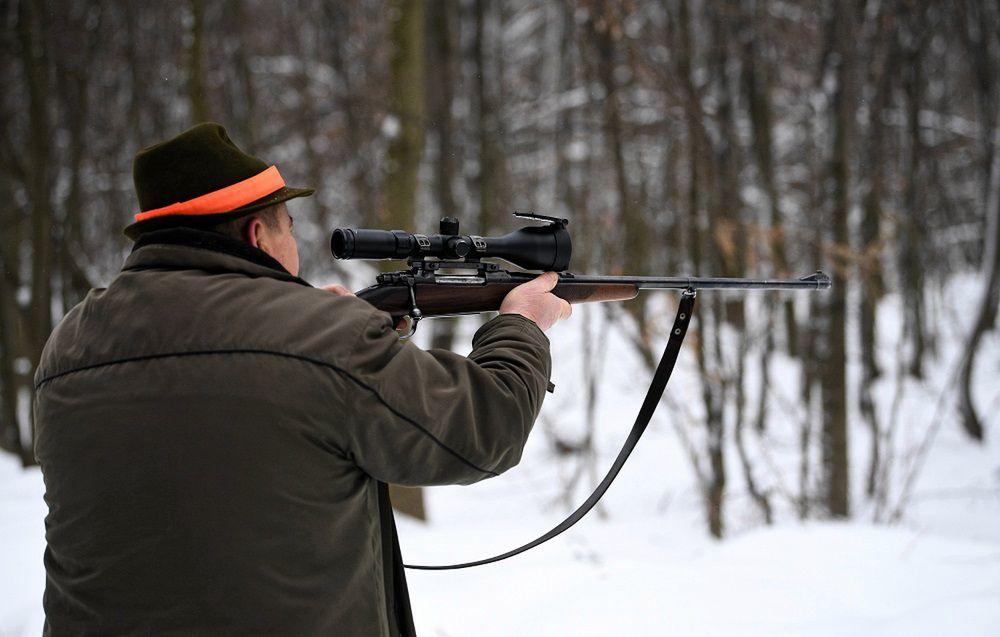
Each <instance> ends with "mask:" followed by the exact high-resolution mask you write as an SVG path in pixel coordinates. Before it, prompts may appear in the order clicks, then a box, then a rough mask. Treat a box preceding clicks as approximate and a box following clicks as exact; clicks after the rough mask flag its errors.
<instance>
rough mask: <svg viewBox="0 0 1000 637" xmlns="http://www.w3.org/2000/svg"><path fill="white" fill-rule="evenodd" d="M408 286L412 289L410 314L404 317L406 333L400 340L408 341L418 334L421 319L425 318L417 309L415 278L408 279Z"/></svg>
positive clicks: (401, 335)
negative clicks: (418, 324)
mask: <svg viewBox="0 0 1000 637" xmlns="http://www.w3.org/2000/svg"><path fill="white" fill-rule="evenodd" d="M406 286H407V287H408V288H409V289H410V312H409V314H406V315H405V316H403V320H404V321H406V333H405V334H400V336H399V338H402V339H407V338H410V337H411V336H413V335H414V334H416V333H417V323H419V322H420V319H422V318H424V313H423V312H421V311H420V308H419V307H417V293H416V289H415V288H416V283H415V282H414V280H413V277H412V276H410V277H406Z"/></svg>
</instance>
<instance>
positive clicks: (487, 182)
mask: <svg viewBox="0 0 1000 637" xmlns="http://www.w3.org/2000/svg"><path fill="white" fill-rule="evenodd" d="M0 20H2V22H3V30H2V32H0V69H2V74H3V86H4V90H3V91H2V93H0V129H2V134H0V198H2V199H3V201H4V202H5V203H4V205H3V206H0V232H2V234H0V423H2V436H0V446H2V448H3V450H4V451H5V452H8V453H9V454H14V455H15V456H17V457H18V458H19V460H20V462H21V463H22V464H23V465H24V466H30V465H32V464H33V463H34V459H33V454H32V425H31V393H32V385H33V382H32V378H33V373H34V369H35V365H36V363H37V361H38V360H39V355H40V352H41V350H42V347H43V345H44V343H45V340H46V338H47V336H48V334H49V333H50V331H51V329H52V327H53V325H54V324H55V323H56V322H58V320H59V319H60V317H61V316H62V315H63V314H64V313H65V312H66V311H67V310H68V309H69V308H70V307H72V306H73V305H75V304H76V303H77V302H79V301H80V300H81V299H82V298H83V296H84V295H85V294H86V293H87V291H88V290H89V289H90V288H92V287H97V286H102V285H105V284H106V283H107V282H108V281H109V280H110V279H111V278H112V277H113V276H114V274H115V273H116V272H117V270H118V269H119V268H120V266H121V262H122V260H123V258H124V256H125V255H126V254H127V253H128V250H129V248H130V244H129V242H128V241H127V240H126V239H125V238H124V237H123V236H122V234H121V229H122V227H124V226H125V225H126V224H127V223H129V222H130V220H131V219H132V215H134V214H135V213H136V212H138V204H137V202H136V199H135V195H134V193H133V189H132V180H131V161H132V157H133V156H134V154H135V153H136V151H137V150H139V149H140V148H142V147H144V146H146V145H149V144H152V143H154V142H157V141H161V140H163V139H166V138H168V137H171V136H173V135H175V134H177V133H179V132H181V131H182V130H184V129H186V128H187V127H189V126H191V125H193V124H194V123H197V122H201V121H206V120H214V121H218V122H220V123H222V124H223V125H224V126H226V127H227V128H228V130H229V133H230V135H231V137H232V138H233V139H234V140H235V141H236V142H237V143H238V144H240V145H241V146H242V147H243V148H244V149H246V150H248V151H250V152H252V153H254V154H255V155H257V156H260V157H262V158H265V159H266V160H267V161H268V162H270V163H275V164H277V165H279V166H280V168H281V170H282V173H283V174H284V175H285V178H286V180H287V181H288V183H289V184H291V185H302V186H311V187H315V188H317V194H316V196H314V197H312V198H309V199H304V200H297V201H296V202H294V203H293V204H292V205H290V208H289V209H290V210H291V212H292V214H293V216H295V218H296V223H295V228H296V233H297V235H298V241H299V246H300V250H301V252H302V256H303V273H304V277H305V278H306V279H307V280H310V281H314V282H315V281H319V280H324V281H325V280H345V281H348V282H350V283H352V284H353V285H354V286H355V288H357V287H360V286H362V285H366V284H367V280H370V279H371V276H372V273H373V272H374V270H371V269H370V268H369V269H364V268H367V267H368V266H362V265H358V266H357V267H354V265H355V264H348V265H344V264H339V263H336V262H334V260H333V259H332V258H331V256H330V254H329V249H328V239H329V233H330V231H331V230H332V229H333V228H335V227H359V226H360V227H373V228H375V227H378V228H387V229H388V228H394V229H395V228H398V229H404V230H408V231H410V232H436V228H437V222H438V219H440V218H441V217H443V216H454V217H458V218H459V219H460V220H461V222H462V227H463V229H464V230H466V231H469V232H476V233H478V234H482V235H494V234H498V233H504V232H507V231H509V230H511V229H513V228H514V227H516V226H517V225H518V224H517V223H516V222H515V220H514V219H512V218H511V213H512V212H514V211H515V210H520V211H528V210H531V211H537V212H539V213H542V214H551V215H557V216H560V217H566V218H568V219H570V231H571V232H572V235H573V239H574V256H573V263H572V265H571V269H572V270H573V271H575V272H580V273H592V274H598V273H601V274H632V275H698V276H737V277H742V276H747V277H751V276H752V277H775V276H781V277H790V276H801V275H805V274H809V273H811V272H813V271H815V270H817V269H822V270H824V271H826V272H828V273H830V274H831V276H832V277H833V287H832V289H831V290H830V291H828V292H824V293H808V294H781V295H778V294H777V293H774V294H772V293H768V294H758V295H739V294H707V293H706V294H703V295H702V296H701V298H700V299H699V306H698V309H697V311H696V315H695V321H694V323H693V326H692V335H691V336H690V337H689V342H688V343H687V345H686V348H687V351H688V352H689V353H690V356H691V361H692V362H693V367H691V368H690V369H689V370H688V372H687V375H688V376H689V377H692V378H693V380H691V382H689V383H688V385H686V387H688V388H689V391H686V392H685V393H684V395H683V396H682V395H680V394H678V393H677V392H676V391H675V392H674V393H671V394H669V396H670V397H669V398H668V402H669V404H668V405H667V406H666V407H667V408H668V409H669V414H670V416H669V417H670V418H671V419H673V420H674V421H675V424H674V425H673V431H674V432H675V433H676V435H677V436H678V437H679V440H680V441H681V443H682V445H683V449H684V451H685V455H686V459H687V462H688V464H689V469H690V471H691V475H693V476H694V481H695V483H696V484H697V488H698V493H699V495H700V498H701V507H702V509H701V510H702V514H703V525H704V528H705V529H706V531H707V532H708V533H709V534H710V535H711V536H712V537H716V538H722V537H724V536H726V533H727V524H728V519H729V518H727V506H726V503H727V502H729V501H730V500H731V498H730V496H731V495H733V494H739V495H740V501H741V502H748V503H749V505H748V509H749V510H750V511H752V512H753V515H754V516H755V519H756V520H757V523H759V524H769V523H771V522H772V521H773V520H774V519H775V517H777V516H791V517H795V518H800V519H808V518H813V519H815V518H819V519H829V518H852V517H856V516H862V515H863V516H865V517H866V518H867V519H870V520H873V521H876V522H884V523H892V522H894V521H898V520H899V519H900V517H902V516H905V514H906V507H907V502H908V498H909V497H910V493H911V489H912V484H913V481H914V479H915V478H916V476H917V475H919V472H920V470H921V467H922V462H923V461H924V459H925V457H926V454H927V452H928V449H929V448H930V447H931V446H932V445H933V441H934V437H935V436H936V435H937V431H938V428H939V427H940V426H945V427H953V428H961V430H962V431H963V432H964V433H963V434H962V438H964V440H965V443H964V444H967V445H969V446H972V447H975V446H977V445H982V444H983V441H984V438H989V436H991V435H996V433H997V432H996V425H997V421H996V419H995V418H993V420H992V426H993V430H992V431H991V430H990V427H989V425H990V424H991V423H990V421H989V415H990V414H991V413H995V412H996V411H997V407H998V405H1000V404H998V396H997V394H996V388H995V386H994V388H993V390H992V393H990V391H984V390H983V388H984V387H985V388H988V387H989V386H990V385H991V382H990V380H989V379H990V377H991V376H992V377H993V378H994V379H995V378H996V377H997V376H998V374H997V372H998V367H997V365H998V361H997V360H995V359H988V360H983V359H982V357H979V356H977V354H978V353H979V351H980V349H981V347H980V344H981V343H982V342H983V340H984V339H988V338H991V334H994V333H995V330H996V327H997V304H998V299H1000V273H998V264H1000V250H998V245H997V242H998V237H1000V223H998V218H1000V150H998V142H1000V134H998V131H1000V83H998V82H997V81H996V80H997V78H998V77H1000V5H997V3H995V2H984V1H981V0H957V1H955V2H933V1H931V2H921V1H914V0H855V1H854V2H832V1H830V0H731V1H727V0H655V1H649V2H643V1H638V0H631V1H630V0H620V1H613V0H592V1H585V0H577V1H574V0H559V1H552V2H531V1H529V0H504V1H497V2H487V1H484V0H462V1H456V2H444V1H440V2H438V1H433V0H430V1H427V2H423V1H421V0H358V1H357V2H323V1H320V0H289V1H287V2H267V1H264V0H220V1H217V2H215V1H210V0H185V1H184V2H180V1H178V2H114V1H111V0H5V1H4V2H2V3H0ZM348 266H350V267H348ZM359 268H360V269H359ZM956 276H967V277H971V280H972V281H973V283H972V284H971V285H969V286H966V288H965V289H967V290H968V291H969V294H967V295H965V296H963V297H961V298H960V299H959V302H960V304H961V305H960V306H959V307H952V306H950V305H949V304H948V302H946V300H945V299H954V298H955V297H953V296H951V295H949V294H948V293H947V290H948V288H949V286H950V285H952V283H953V281H954V278H955V277H956ZM886 299H892V301H891V304H892V307H893V308H897V309H898V311H896V310H894V311H893V313H892V315H891V317H892V318H891V320H887V319H886V317H885V316H884V315H883V312H884V311H885V308H886V307H887V305H886V303H885V302H884V301H885V300H886ZM674 303H676V298H674V296H672V295H659V296H654V295H644V296H640V298H638V299H636V300H634V301H630V302H628V303H623V304H605V305H602V306H600V307H599V308H596V309H588V311H587V312H586V313H584V312H583V311H582V310H581V314H585V316H584V318H587V319H588V320H590V321H592V323H589V324H585V332H586V334H585V338H584V339H583V341H584V344H583V354H582V356H581V357H580V359H579V360H580V361H582V368H583V378H584V380H583V382H581V383H580V386H579V387H571V386H569V385H568V384H567V385H566V386H563V387H560V390H561V391H563V392H570V393H571V395H574V396H575V400H576V401H577V402H578V403H579V404H581V405H583V407H582V408H581V409H580V411H579V414H580V419H579V422H574V423H553V422H546V419H545V418H543V421H542V423H541V424H540V425H539V427H540V428H542V429H543V430H544V432H545V433H544V434H543V435H545V436H546V440H547V441H548V442H547V444H548V446H549V448H550V451H551V456H552V458H553V460H554V461H555V460H558V461H559V462H562V463H566V465H565V466H567V467H570V468H571V469H570V470H568V471H566V472H565V475H564V478H565V482H566V483H565V485H564V488H565V490H566V493H567V500H574V501H575V500H576V499H577V498H578V497H579V494H580V493H582V491H580V490H579V489H582V488H584V487H585V486H588V485H587V484H585V483H587V481H588V480H590V476H591V475H592V474H593V472H594V471H595V468H594V464H595V463H597V460H596V458H597V456H598V453H597V451H598V450H595V445H597V441H598V439H600V438H601V436H599V435H597V433H598V432H597V430H598V429H599V428H600V427H601V426H602V425H603V423H602V422H599V419H598V418H596V417H595V415H594V409H593V405H594V403H595V401H596V400H597V397H598V394H599V392H600V391H601V384H602V383H601V379H602V378H603V377H604V375H605V369H604V367H602V365H603V364H604V363H605V362H606V361H607V359H608V357H609V356H615V355H616V354H615V353H614V352H610V353H609V352H607V351H606V349H602V340H603V339H602V337H601V336H600V333H599V330H598V329H597V328H596V327H594V325H596V322H598V321H599V322H600V326H601V328H602V329H609V330H615V331H616V332H618V333H620V334H622V335H624V337H625V340H626V342H627V343H628V347H630V348H631V349H632V353H634V354H635V355H636V356H637V360H638V361H641V365H640V366H641V367H642V368H641V369H636V370H634V371H633V372H632V374H633V375H634V378H635V379H636V381H635V382H636V383H638V384H642V383H644V382H645V381H644V380H642V379H646V378H648V376H649V374H650V373H651V371H652V367H653V366H654V365H655V363H656V358H657V356H658V353H659V349H660V348H661V347H662V344H663V343H664V342H665V339H666V331H667V328H668V325H667V324H665V323H668V318H667V317H669V316H670V315H672V312H673V307H674V306H673V304H674ZM956 316H960V317H963V320H962V321H961V323H960V324H961V326H962V330H961V333H960V334H958V336H957V337H956V338H957V341H958V342H960V344H961V345H960V347H958V348H957V349H956V348H952V349H948V350H946V348H943V347H942V346H941V343H942V342H943V340H944V338H945V337H946V336H948V335H954V332H955V329H956V327H955V326H956V323H955V320H954V319H955V317H956ZM897 317H898V320H896V319H897ZM431 323H433V326H431V325H430V324H431ZM424 329H432V330H433V333H432V334H431V335H430V336H429V337H428V338H429V339H430V342H429V344H432V345H434V346H438V347H451V346H453V344H456V343H457V339H456V337H455V330H456V323H455V322H454V321H447V320H444V321H439V322H436V323H435V322H433V321H429V322H427V323H426V324H425V328H424ZM992 351H993V352H995V351H996V350H995V349H994V350H992ZM555 364H556V366H557V367H558V365H559V361H558V359H557V360H556V361H555ZM938 368H946V369H947V371H948V373H947V382H946V383H945V384H944V386H943V387H942V388H941V391H940V395H938V396H934V397H933V399H934V400H936V401H937V402H933V401H932V400H927V404H925V405H924V408H923V411H924V412H925V413H926V414H927V415H928V416H931V415H932V414H934V415H935V417H934V418H933V419H929V420H926V421H923V422H920V423H918V424H915V425H914V424H912V423H907V422H905V418H903V417H901V416H900V413H899V408H898V407H899V405H900V404H901V403H902V402H903V401H904V400H906V394H907V392H909V391H911V390H912V388H913V387H914V386H918V385H919V382H920V381H921V379H924V378H925V377H927V376H928V374H930V373H932V370H935V369H938ZM977 382H978V385H977ZM914 383H917V385H915V384H914ZM977 386H978V387H979V388H980V390H979V391H978V392H977V390H976V388H977ZM557 396H558V393H557ZM552 400H555V399H552ZM935 410H936V411H935ZM574 413H576V412H574ZM549 420H551V418H550V419H549ZM941 423H944V424H943V425H942V424H941ZM908 427H909V429H908ZM904 430H906V433H905V435H904V433H903V432H904ZM779 443H780V444H779ZM599 451H600V453H601V454H605V453H606V452H608V451H610V450H606V449H601V450H599ZM589 486H592V485H589ZM399 497H400V498H403V497H406V498H408V499H411V500H412V502H411V503H410V504H409V505H408V506H409V507H410V510H412V511H413V512H415V513H417V514H418V515H419V514H421V513H422V511H421V504H422V501H421V494H420V493H419V492H417V493H408V494H403V495H400V496H399Z"/></svg>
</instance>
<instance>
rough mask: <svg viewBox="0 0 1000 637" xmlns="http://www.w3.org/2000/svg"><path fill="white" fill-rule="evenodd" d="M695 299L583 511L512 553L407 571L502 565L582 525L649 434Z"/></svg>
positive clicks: (684, 302)
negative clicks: (633, 422)
mask: <svg viewBox="0 0 1000 637" xmlns="http://www.w3.org/2000/svg"><path fill="white" fill-rule="evenodd" d="M694 299H695V291H694V290H691V289H688V290H685V291H684V296H683V297H681V302H680V305H679V307H678V308H677V317H676V318H675V319H674V326H673V327H672V328H671V329H670V340H668V341H667V346H666V347H665V348H664V350H663V355H662V356H661V357H660V362H659V364H658V365H657V366H656V372H655V373H654V374H653V380H652V382H651V383H650V385H649V391H647V392H646V398H645V399H644V400H643V401H642V408H640V409H639V415H638V416H636V419H635V424H634V425H632V431H630V432H629V434H628V438H626V439H625V444H624V445H623V446H622V450H621V451H619V452H618V457H617V458H615V461H614V464H612V465H611V469H610V470H609V471H608V474H607V475H606V476H604V479H603V480H601V483H600V484H599V485H597V488H596V489H594V492H593V493H591V494H590V497H589V498H587V500H586V502H584V503H583V504H581V505H580V507H579V508H578V509H577V510H576V511H573V513H572V514H570V516H569V517H568V518H566V519H565V520H563V521H562V522H561V523H560V524H559V525H558V526H556V527H555V528H554V529H552V530H551V531H549V532H548V533H546V534H545V535H543V536H541V537H539V538H537V539H534V540H532V541H531V542H528V543H527V544H525V545H524V546H521V547H518V548H516V549H514V550H512V551H507V552H506V553H503V554H501V555H495V556H493V557H489V558H486V559H483V560H477V561H475V562H466V563H464V564H446V565H440V566H420V565H414V564H406V568H410V569H414V570H419V571H450V570H455V569H460V568H469V567H472V566H482V565H484V564H492V563H493V562H499V561H500V560H505V559H507V558H508V557H514V556H515V555H519V554H521V553H524V552H525V551H527V550H528V549H533V548H535V547H536V546H538V545H539V544H542V543H544V542H548V541H549V540H551V539H552V538H554V537H555V536H557V535H559V534H560V533H562V532H563V531H565V530H566V529H568V528H570V527H571V526H573V525H574V524H576V523H577V522H579V521H580V520H581V519H582V518H583V516H585V515H587V513H588V512H589V511H590V510H591V509H593V508H594V505H596V504H597V502H598V501H599V500H600V499H601V497H602V496H603V495H604V494H605V492H606V491H607V490H608V487H610V486H611V483H612V482H614V479H615V478H616V477H617V476H618V472H619V471H621V469H622V467H623V466H625V461H626V460H628V457H629V455H630V454H631V453H632V450H633V449H635V446H636V444H638V442H639V438H641V437H642V434H643V432H644V431H646V427H647V426H648V425H649V421H650V420H651V419H652V417H653V412H654V411H656V406H657V404H659V402H660V398H661V397H662V396H663V390H664V389H666V387H667V381H668V380H670V374H671V372H673V371H674V365H675V364H676V363H677V355H678V354H679V353H680V351H681V344H682V343H683V342H684V336H685V335H686V334H687V329H688V323H690V322H691V311H692V310H693V309H694Z"/></svg>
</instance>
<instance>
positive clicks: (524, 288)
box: [500, 272, 573, 332]
mask: <svg viewBox="0 0 1000 637" xmlns="http://www.w3.org/2000/svg"><path fill="white" fill-rule="evenodd" d="M557 283H559V275H558V274H556V273H555V272H546V273H545V274H542V275H539V276H538V278H536V279H533V280H531V281H528V282H527V283H522V284H521V285H519V286H517V287H516V288H514V289H513V290H511V291H510V292H509V293H508V294H507V296H506V297H505V298H504V300H503V303H501V304H500V313H501V314H520V315H521V316H523V317H525V318H528V319H531V320H532V321H534V322H535V324H536V325H537V326H538V327H539V328H540V329H541V330H542V331H543V332H544V331H545V330H547V329H549V328H550V327H552V326H553V325H554V324H555V323H556V322H557V321H560V320H562V319H564V318H568V317H569V315H570V314H572V313H573V308H572V307H571V306H570V304H569V303H568V302H566V301H565V300H563V299H560V298H559V297H558V296H556V295H555V294H552V292H551V290H552V288H554V287H555V286H556V284H557Z"/></svg>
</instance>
